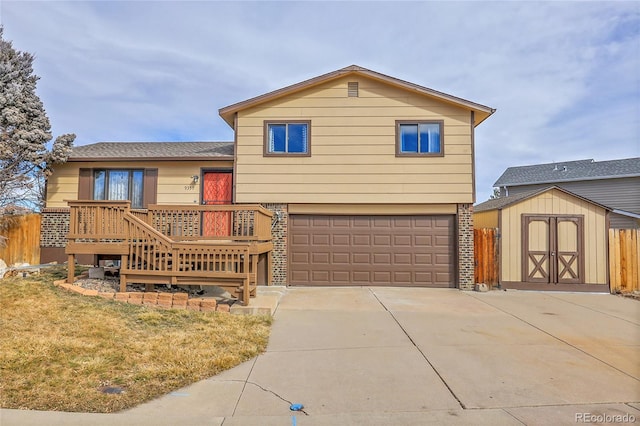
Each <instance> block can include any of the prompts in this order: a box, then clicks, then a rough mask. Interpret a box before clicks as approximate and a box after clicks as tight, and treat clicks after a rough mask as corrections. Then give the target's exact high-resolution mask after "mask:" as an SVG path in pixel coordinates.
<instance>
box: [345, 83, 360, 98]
mask: <svg viewBox="0 0 640 426" xmlns="http://www.w3.org/2000/svg"><path fill="white" fill-rule="evenodd" d="M347 93H348V96H349V97H350V98H357V97H358V82H357V81H350V82H349V83H348V90H347Z"/></svg>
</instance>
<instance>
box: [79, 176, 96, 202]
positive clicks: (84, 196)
mask: <svg viewBox="0 0 640 426" xmlns="http://www.w3.org/2000/svg"><path fill="white" fill-rule="evenodd" d="M92 170H93V169H80V174H79V177H78V200H93V194H92V191H91V188H92V187H93V185H92V184H93V176H92V175H93V173H92Z"/></svg>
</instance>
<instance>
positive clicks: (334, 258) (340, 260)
mask: <svg viewBox="0 0 640 426" xmlns="http://www.w3.org/2000/svg"><path fill="white" fill-rule="evenodd" d="M350 260H351V255H350V254H349V253H335V252H334V253H331V263H333V264H334V265H340V264H343V265H349V262H350Z"/></svg>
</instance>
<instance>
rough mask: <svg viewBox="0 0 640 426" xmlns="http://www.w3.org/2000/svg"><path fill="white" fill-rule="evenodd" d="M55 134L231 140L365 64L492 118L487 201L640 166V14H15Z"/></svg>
mask: <svg viewBox="0 0 640 426" xmlns="http://www.w3.org/2000/svg"><path fill="white" fill-rule="evenodd" d="M0 13H1V19H2V23H3V25H4V27H5V37H7V38H9V39H11V40H13V41H14V46H15V47H17V48H19V49H21V50H26V51H29V52H32V53H35V54H36V56H37V60H36V64H35V68H36V72H37V74H38V75H40V76H41V77H42V79H41V81H40V82H39V93H40V96H41V97H42V100H43V102H44V103H45V107H46V108H47V112H48V114H49V116H50V118H51V122H52V124H53V127H54V129H53V130H54V133H56V134H59V133H63V132H70V131H73V132H76V133H77V134H78V139H77V143H79V144H86V143H92V142H96V141H100V140H143V141H145V140H230V139H231V138H232V133H231V129H229V128H228V126H227V125H226V123H224V122H223V121H222V120H221V119H220V118H219V117H218V115H217V110H218V109H219V108H221V107H224V106H227V105H230V104H232V103H235V102H238V101H241V100H244V99H247V98H250V97H253V96H256V95H259V94H262V93H265V92H268V91H271V90H274V89H277V88H279V87H283V86H286V85H289V84H293V83H296V82H298V81H301V80H304V79H307V78H311V77H314V76H316V75H319V74H322V73H325V72H329V71H332V70H335V69H338V68H341V67H344V66H347V65H350V64H353V63H355V64H358V65H362V66H364V67H367V68H371V69H373V70H375V71H379V72H382V73H385V74H388V75H392V76H394V77H398V78H401V79H404V80H408V81H412V82H415V83H417V84H420V85H424V86H427V87H431V88H433V89H436V90H439V91H443V92H446V93H450V94H452V95H456V96H460V97H463V98H466V99H470V100H473V101H476V102H479V103H482V104H485V105H489V106H492V107H495V108H497V109H498V112H497V113H496V114H495V115H494V116H492V117H491V118H489V119H488V120H487V121H486V122H485V123H483V124H482V125H481V126H479V127H478V129H477V133H476V161H477V165H476V171H477V174H478V176H477V179H476V183H477V189H478V200H480V201H481V200H484V199H486V198H487V197H488V196H489V194H490V193H491V185H492V184H493V182H494V181H495V180H496V179H497V178H498V177H499V175H500V174H501V173H502V171H504V169H505V168H506V167H509V166H512V165H519V164H533V163H536V162H547V161H554V160H571V159H579V158H595V159H598V160H603V159H610V158H622V157H631V156H639V155H640V148H639V147H638V143H639V140H640V130H639V129H640V122H639V121H640V120H638V116H640V111H639V109H640V107H639V105H640V33H639V32H640V30H639V28H640V3H638V2H603V3H599V2H522V3H520V2H490V3H489V2H451V3H445V2H406V3H405V2H402V3H399V2H322V3H315V2H58V1H56V2H22V1H21V2H12V1H6V0H4V1H3V2H2V3H1V4H0Z"/></svg>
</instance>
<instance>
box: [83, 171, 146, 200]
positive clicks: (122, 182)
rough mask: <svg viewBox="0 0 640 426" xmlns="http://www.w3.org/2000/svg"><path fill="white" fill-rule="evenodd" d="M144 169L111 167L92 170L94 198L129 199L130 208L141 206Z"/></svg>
mask: <svg viewBox="0 0 640 426" xmlns="http://www.w3.org/2000/svg"><path fill="white" fill-rule="evenodd" d="M143 191H144V171H143V170H127V169H111V170H94V171H93V199H94V200H130V201H131V208H134V209H141V208H142V207H143V199H144V197H143Z"/></svg>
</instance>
